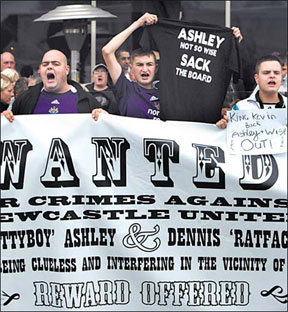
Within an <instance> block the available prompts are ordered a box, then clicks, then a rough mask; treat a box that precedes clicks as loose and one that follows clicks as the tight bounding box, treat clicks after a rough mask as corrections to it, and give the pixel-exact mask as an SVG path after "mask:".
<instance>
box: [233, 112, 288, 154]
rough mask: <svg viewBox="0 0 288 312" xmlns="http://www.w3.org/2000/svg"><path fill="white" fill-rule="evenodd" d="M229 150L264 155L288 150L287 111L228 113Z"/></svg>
mask: <svg viewBox="0 0 288 312" xmlns="http://www.w3.org/2000/svg"><path fill="white" fill-rule="evenodd" d="M227 115H228V118H229V122H228V125H227V147H228V150H229V153H231V154H240V155H261V154H278V153H285V152H286V153H287V110H286V109H285V108H281V109H259V110H238V111H228V112H227Z"/></svg>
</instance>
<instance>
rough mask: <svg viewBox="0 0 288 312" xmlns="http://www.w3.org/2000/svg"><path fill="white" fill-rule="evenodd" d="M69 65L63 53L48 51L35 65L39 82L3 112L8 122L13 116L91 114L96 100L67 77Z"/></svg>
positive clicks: (96, 106)
mask: <svg viewBox="0 0 288 312" xmlns="http://www.w3.org/2000/svg"><path fill="white" fill-rule="evenodd" d="M69 70H70V67H69V65H68V64H67V58H66V56H65V54H63V53H62V52H61V51H58V50H49V51H48V52H46V53H45V54H44V55H43V58H42V61H41V64H40V66H39V74H40V77H41V80H42V82H41V83H39V84H37V85H35V86H33V87H30V88H29V90H27V91H26V92H24V93H23V94H22V95H21V96H20V97H19V98H18V99H17V100H16V101H15V102H14V104H13V108H12V111H9V110H7V111H5V112H3V114H4V115H5V116H6V117H7V119H8V120H9V121H11V122H12V121H13V119H14V115H27V114H72V113H91V112H92V110H93V109H94V108H100V107H101V105H100V103H98V102H97V100H96V99H95V98H94V97H93V96H92V95H91V94H89V93H88V92H86V91H84V90H83V88H82V87H81V86H80V85H79V84H78V83H77V82H75V81H72V80H68V74H69Z"/></svg>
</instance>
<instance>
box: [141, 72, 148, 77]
mask: <svg viewBox="0 0 288 312" xmlns="http://www.w3.org/2000/svg"><path fill="white" fill-rule="evenodd" d="M141 77H149V74H147V73H143V74H141Z"/></svg>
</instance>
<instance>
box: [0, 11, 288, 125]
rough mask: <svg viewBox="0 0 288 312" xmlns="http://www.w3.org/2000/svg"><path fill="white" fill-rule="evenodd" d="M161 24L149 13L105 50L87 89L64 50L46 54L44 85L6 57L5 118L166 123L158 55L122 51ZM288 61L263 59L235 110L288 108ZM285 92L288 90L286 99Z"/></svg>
mask: <svg viewBox="0 0 288 312" xmlns="http://www.w3.org/2000/svg"><path fill="white" fill-rule="evenodd" d="M157 22H158V17H157V16H156V15H154V14H149V13H145V14H144V15H142V16H141V17H140V18H139V19H137V20H136V21H134V22H133V23H132V24H131V25H130V26H128V27H127V28H126V29H124V30H123V31H122V32H120V33H119V34H117V35H116V36H114V37H113V38H112V39H111V40H110V41H109V42H108V43H107V44H106V45H105V46H104V47H103V48H102V54H103V58H104V61H105V64H97V65H96V66H95V67H94V68H93V69H92V82H91V83H89V84H85V85H81V84H79V83H77V82H75V81H72V80H70V79H69V70H70V67H69V65H68V64H67V58H66V56H65V55H64V53H62V52H61V51H59V50H49V51H47V52H46V53H45V54H44V55H43V57H42V61H41V63H40V65H39V68H38V73H39V79H38V81H35V79H34V80H33V78H35V77H33V74H32V75H31V76H30V77H22V76H21V77H19V74H18V73H17V72H16V70H15V65H16V61H15V58H14V56H13V54H12V53H10V52H3V53H2V54H1V115H3V116H5V117H6V118H7V119H8V120H9V121H10V122H12V121H13V120H14V116H15V115H21V114H57V113H92V117H93V118H94V119H95V120H97V119H98V117H99V114H100V113H111V114H117V115H121V116H128V117H136V118H146V119H160V117H159V116H160V114H159V113H160V110H161V105H160V94H159V89H158V88H156V87H155V75H156V72H157V70H158V68H157V60H156V56H155V53H154V51H152V50H143V49H137V50H134V51H132V53H131V54H130V52H129V51H127V50H124V49H121V46H122V45H123V43H124V42H125V41H126V40H127V38H128V37H129V36H131V35H132V34H133V32H134V31H135V30H137V29H138V28H140V27H143V26H144V25H145V26H149V25H153V24H156V23H157ZM231 31H232V33H233V35H234V36H235V38H236V39H237V41H238V42H241V41H242V39H243V37H242V34H241V32H240V30H239V28H237V27H232V30H231ZM285 57H286V59H285ZM285 57H284V58H282V59H281V58H279V57H278V56H276V55H268V56H263V57H262V58H260V59H259V61H258V62H257V64H256V69H255V76H254V79H255V82H256V85H257V87H256V89H255V91H254V92H253V93H252V94H251V96H250V97H249V98H248V99H245V100H242V101H240V102H238V103H236V104H235V105H234V106H233V107H232V109H263V108H283V107H287V98H286V96H284V95H282V94H283V93H285V92H286V93H287V55H286V56H285ZM160 58H161V55H160ZM25 69H26V68H25ZM285 70H286V74H285ZM5 71H7V73H5ZM25 71H26V72H27V70H25ZM23 72H24V70H23ZM25 78H26V79H25ZM29 78H30V81H29ZM31 81H32V82H31ZM279 90H280V91H281V90H282V91H281V93H282V94H281V93H280V91H279ZM171 92H172V90H171ZM286 93H285V94H286ZM162 105H165V103H162ZM177 109H181V107H178V108H177ZM199 109H201V108H200V107H199ZM219 119H220V116H219ZM191 121H193V120H191ZM203 122H205V120H203ZM227 122H228V119H227V117H226V116H225V115H224V116H223V118H222V119H220V120H219V121H218V122H217V123H216V125H217V126H218V127H220V128H225V127H226V125H227Z"/></svg>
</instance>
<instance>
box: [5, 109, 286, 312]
mask: <svg viewBox="0 0 288 312" xmlns="http://www.w3.org/2000/svg"><path fill="white" fill-rule="evenodd" d="M0 152H1V153H0V159H1V184H0V187H1V263H0V264H1V266H0V270H1V311H49V312H50V311H286V309H287V154H286V153H282V154H277V155H245V156H243V155H231V154H229V153H228V150H227V148H226V131H223V130H221V129H218V128H217V127H216V126H215V125H212V124H201V123H190V122H173V121H169V122H162V121H152V120H144V119H136V118H126V117H117V116H112V115H104V116H101V118H100V120H99V121H97V122H95V121H94V120H93V119H92V118H91V115H90V114H87V115H86V114H77V115H58V116H48V115H37V116H36V115H35V116H34V115H31V116H16V117H15V121H14V122H13V123H12V124H10V123H9V122H8V121H7V120H6V119H5V118H3V117H1V150H0Z"/></svg>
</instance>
